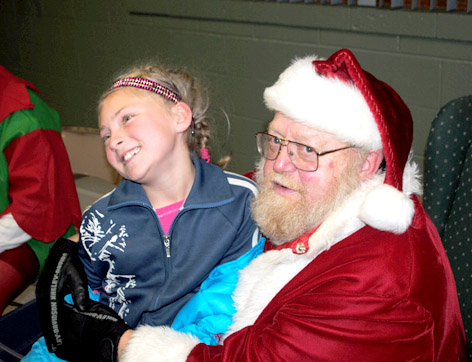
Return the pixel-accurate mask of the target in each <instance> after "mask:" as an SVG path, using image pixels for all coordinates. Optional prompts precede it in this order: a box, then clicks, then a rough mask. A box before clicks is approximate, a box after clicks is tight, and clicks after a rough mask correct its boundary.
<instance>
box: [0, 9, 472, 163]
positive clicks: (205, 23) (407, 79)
mask: <svg viewBox="0 0 472 362" xmlns="http://www.w3.org/2000/svg"><path fill="white" fill-rule="evenodd" d="M0 47H1V49H2V50H1V51H0V63H1V64H3V65H5V66H6V67H7V68H9V69H10V70H11V71H13V72H14V73H16V74H17V75H19V76H21V77H24V78H26V79H28V80H31V81H32V82H34V83H35V84H36V86H37V87H38V88H39V89H40V90H41V91H42V92H43V93H44V94H45V95H46V96H47V99H48V101H49V103H50V104H51V105H52V106H54V107H55V108H56V110H57V111H58V112H59V113H60V115H61V117H62V121H63V124H64V125H66V126H83V127H97V117H96V111H95V109H96V104H97V99H98V97H99V95H100V93H101V92H102V91H103V90H105V89H106V88H107V87H108V86H109V84H110V81H111V80H112V78H113V76H114V75H115V74H117V73H119V71H120V70H121V69H122V68H123V67H126V66H128V65H131V64H133V63H136V62H140V61H144V60H148V59H150V58H157V59H159V60H160V61H161V62H163V63H165V64H171V65H175V66H185V67H186V68H187V69H188V70H189V71H191V72H192V73H193V74H195V75H196V76H197V77H199V78H200V79H201V81H202V82H203V84H204V85H205V86H207V87H208V89H209V91H210V96H211V100H212V105H213V108H212V112H211V115H212V117H213V119H214V120H215V123H216V124H217V132H216V137H215V138H216V141H217V143H216V145H215V151H214V157H213V158H214V159H215V158H217V157H218V155H224V154H226V153H228V152H232V153H233V158H232V160H231V162H230V164H229V166H228V168H229V169H230V170H232V171H235V172H245V171H247V170H250V169H252V167H253V165H254V161H255V160H256V158H257V152H256V149H255V140H254V133H255V132H257V131H260V130H263V129H264V128H265V125H266V124H267V122H268V121H269V120H270V119H271V113H270V112H268V111H267V110H266V109H265V107H264V105H263V103H262V92H263V90H264V88H265V87H266V86H268V85H270V84H272V83H273V82H274V81H275V80H276V78H277V76H278V74H279V73H280V72H281V71H282V70H283V69H284V68H285V67H286V66H287V65H288V64H289V63H290V61H291V60H292V59H293V58H294V57H295V56H303V55H307V54H313V53H314V54H318V55H320V56H323V57H327V56H329V55H330V54H332V53H333V52H334V51H336V50H338V49H340V48H343V47H347V48H350V49H351V50H352V51H353V52H354V53H355V54H356V56H357V57H358V59H359V61H360V63H361V64H362V65H363V66H364V68H366V69H367V70H369V71H370V72H371V73H373V74H374V75H376V76H377V77H378V78H380V79H382V80H384V81H386V82H387V83H389V84H390V85H391V86H393V87H394V88H395V89H396V90H397V91H398V93H399V94H400V95H401V96H402V98H403V99H404V100H405V101H406V103H407V104H408V106H409V107H410V109H411V111H412V114H413V118H414V121H415V130H414V132H415V133H414V136H415V140H414V145H413V147H414V153H415V158H416V160H417V161H418V163H419V164H420V166H421V167H422V165H423V159H424V146H425V143H426V137H427V134H428V130H429V126H430V123H431V121H432V119H433V118H434V116H435V114H436V113H437V111H438V110H439V108H440V106H441V105H443V104H444V103H446V102H447V101H449V100H451V99H453V98H456V97H459V96H462V95H467V94H472V15H470V14H463V13H432V12H427V11H410V10H401V9H400V10H386V9H372V8H363V7H345V6H329V5H312V4H289V3H274V2H266V1H238V0H183V1H173V0H139V1H138V0H127V1H126V0H101V1H94V2H91V1H81V0H48V1H46V0H36V1H30V0H3V1H2V2H1V4H0ZM225 114H226V115H227V116H228V118H229V120H230V128H229V129H228V126H227V123H226V120H225ZM227 134H229V137H226V136H227Z"/></svg>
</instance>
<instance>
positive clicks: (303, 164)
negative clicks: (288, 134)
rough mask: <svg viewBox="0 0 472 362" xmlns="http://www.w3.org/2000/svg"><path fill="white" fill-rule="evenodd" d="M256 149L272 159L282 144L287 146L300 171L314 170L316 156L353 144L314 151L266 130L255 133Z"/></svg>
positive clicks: (263, 155) (277, 153) (315, 167)
mask: <svg viewBox="0 0 472 362" xmlns="http://www.w3.org/2000/svg"><path fill="white" fill-rule="evenodd" d="M256 141H257V150H258V151H259V153H260V154H261V156H262V157H264V158H265V159H266V160H269V161H274V160H275V159H276V158H277V157H278V156H279V153H280V150H281V149H282V146H286V147H287V153H288V156H289V158H290V161H292V163H293V165H294V166H295V167H296V168H297V169H298V170H300V171H307V172H314V171H316V170H317V169H318V158H319V157H321V156H324V155H327V154H329V153H333V152H337V151H342V150H346V149H348V148H353V147H354V146H346V147H342V148H337V149H335V150H330V151H325V152H316V150H315V149H314V148H313V147H311V146H308V145H304V144H303V143H298V142H294V141H290V140H288V139H285V138H282V137H276V136H273V135H271V134H269V133H267V132H259V133H256Z"/></svg>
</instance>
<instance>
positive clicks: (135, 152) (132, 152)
mask: <svg viewBox="0 0 472 362" xmlns="http://www.w3.org/2000/svg"><path fill="white" fill-rule="evenodd" d="M140 150H141V148H140V147H136V148H134V149H132V150H131V151H129V152H127V153H126V154H125V155H124V157H123V161H125V162H127V161H128V160H129V159H131V157H133V156H134V155H135V154H137V153H138V152H139V151H140Z"/></svg>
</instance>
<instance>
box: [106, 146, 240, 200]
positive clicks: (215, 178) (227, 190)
mask: <svg viewBox="0 0 472 362" xmlns="http://www.w3.org/2000/svg"><path fill="white" fill-rule="evenodd" d="M191 158H192V162H193V164H194V166H195V179H194V182H193V185H192V188H191V189H190V193H189V195H188V197H187V199H186V201H185V204H184V208H188V207H197V208H200V207H213V206H219V205H223V204H226V203H229V202H231V201H233V200H234V194H233V191H232V190H231V187H230V185H229V184H228V182H227V178H226V174H225V173H224V171H223V170H222V169H221V168H220V167H218V166H215V165H213V164H207V163H206V162H205V161H203V160H201V159H200V158H199V157H198V156H197V155H196V154H195V153H191ZM126 205H146V206H149V207H151V203H150V202H149V199H148V197H147V195H146V193H145V192H144V189H143V187H142V186H141V185H140V184H139V183H136V182H133V181H130V180H126V179H125V180H123V181H122V182H121V183H120V184H119V185H118V186H117V187H116V190H115V192H113V193H112V194H111V195H110V201H109V203H108V208H109V209H114V208H118V207H121V206H126Z"/></svg>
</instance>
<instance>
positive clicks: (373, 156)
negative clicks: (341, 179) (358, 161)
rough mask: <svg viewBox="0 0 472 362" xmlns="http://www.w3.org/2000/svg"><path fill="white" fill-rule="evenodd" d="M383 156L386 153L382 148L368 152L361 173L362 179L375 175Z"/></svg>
mask: <svg viewBox="0 0 472 362" xmlns="http://www.w3.org/2000/svg"><path fill="white" fill-rule="evenodd" d="M383 158H384V154H383V151H382V150H377V151H371V152H369V153H368V154H367V157H366V159H365V160H364V163H363V164H362V168H361V172H360V174H359V175H360V177H361V180H362V181H364V180H368V179H371V178H372V177H373V176H374V174H375V173H376V172H377V170H378V169H379V167H380V164H381V163H382V160H383Z"/></svg>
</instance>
